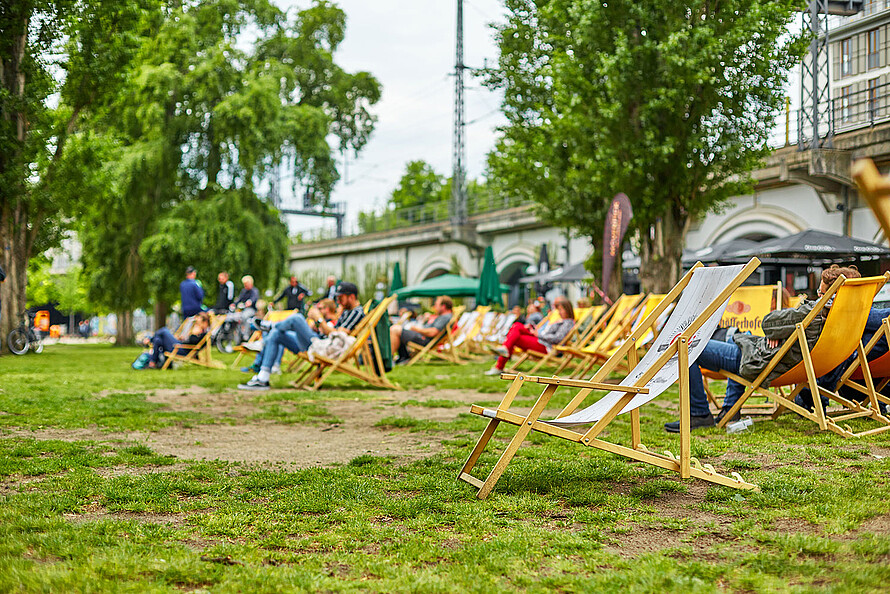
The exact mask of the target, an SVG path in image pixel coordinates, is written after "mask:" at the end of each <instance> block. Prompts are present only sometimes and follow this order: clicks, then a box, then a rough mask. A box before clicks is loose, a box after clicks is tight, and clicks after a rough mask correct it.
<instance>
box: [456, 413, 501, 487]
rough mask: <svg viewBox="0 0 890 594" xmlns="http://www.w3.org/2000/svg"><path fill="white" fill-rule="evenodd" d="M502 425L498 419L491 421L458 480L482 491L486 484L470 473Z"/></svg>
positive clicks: (465, 463) (461, 470)
mask: <svg viewBox="0 0 890 594" xmlns="http://www.w3.org/2000/svg"><path fill="white" fill-rule="evenodd" d="M500 424H501V422H500V421H499V420H498V419H491V420H490V421H489V422H488V425H487V426H486V427H485V431H483V432H482V436H481V437H479V441H477V442H476V447H474V448H473V451H472V452H470V456H469V457H468V458H467V461H466V462H464V465H463V467H462V468H461V469H460V472H459V473H458V478H460V479H461V480H464V481H466V482H468V483H470V484H471V485H473V486H474V487H476V488H477V489H481V488H482V486H483V485H484V483H483V482H482V481H480V480H479V479H477V478H475V477H474V476H472V475H471V474H470V473H471V472H472V471H473V468H474V467H475V466H476V462H478V461H479V456H481V455H482V452H483V451H484V450H485V446H487V445H488V442H489V441H490V440H491V437H492V436H493V435H494V432H495V430H496V429H497V428H498V425H500Z"/></svg>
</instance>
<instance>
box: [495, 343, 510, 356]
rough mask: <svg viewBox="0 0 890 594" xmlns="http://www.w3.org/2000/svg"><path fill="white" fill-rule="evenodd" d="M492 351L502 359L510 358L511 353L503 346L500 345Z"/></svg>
mask: <svg viewBox="0 0 890 594" xmlns="http://www.w3.org/2000/svg"><path fill="white" fill-rule="evenodd" d="M492 350H493V351H494V352H495V354H496V355H500V356H501V357H507V358H508V359H509V358H510V351H508V350H507V347H505V346H504V345H502V344H499V345H498V346H496V347H494V349H492Z"/></svg>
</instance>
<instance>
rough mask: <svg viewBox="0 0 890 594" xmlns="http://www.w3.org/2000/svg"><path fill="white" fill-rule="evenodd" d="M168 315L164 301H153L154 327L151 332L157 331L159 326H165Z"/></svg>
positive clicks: (167, 306)
mask: <svg viewBox="0 0 890 594" xmlns="http://www.w3.org/2000/svg"><path fill="white" fill-rule="evenodd" d="M168 313H170V306H169V305H168V304H167V302H166V301H163V300H161V299H159V300H157V301H155V312H154V316H155V327H154V328H153V330H157V329H158V328H160V327H161V326H166V325H167V314H168Z"/></svg>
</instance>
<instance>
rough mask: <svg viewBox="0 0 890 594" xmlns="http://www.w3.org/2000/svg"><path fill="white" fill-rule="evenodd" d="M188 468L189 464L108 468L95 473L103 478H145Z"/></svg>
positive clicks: (96, 470)
mask: <svg viewBox="0 0 890 594" xmlns="http://www.w3.org/2000/svg"><path fill="white" fill-rule="evenodd" d="M186 468H188V465H187V464H170V465H167V466H108V467H105V468H94V469H93V472H95V473H96V474H98V475H99V476H101V477H102V478H106V479H107V478H116V477H119V476H145V475H147V474H158V473H164V472H179V471H181V470H185V469H186Z"/></svg>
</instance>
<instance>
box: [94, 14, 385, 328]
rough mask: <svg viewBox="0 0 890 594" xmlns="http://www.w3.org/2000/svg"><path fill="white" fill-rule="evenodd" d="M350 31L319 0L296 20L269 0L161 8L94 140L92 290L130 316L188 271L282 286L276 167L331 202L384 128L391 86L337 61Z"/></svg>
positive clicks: (173, 293)
mask: <svg viewBox="0 0 890 594" xmlns="http://www.w3.org/2000/svg"><path fill="white" fill-rule="evenodd" d="M345 27H346V16H345V14H344V13H343V11H342V10H340V9H339V8H337V7H336V6H335V5H333V4H332V3H330V2H326V1H323V0H319V1H317V2H314V3H313V4H312V5H311V6H309V7H308V8H306V9H305V10H301V11H298V12H295V13H290V15H289V14H288V13H285V12H283V11H281V10H280V9H278V8H277V7H276V6H275V5H274V4H273V3H271V2H270V1H269V0H193V1H190V2H178V1H176V2H174V1H171V2H169V3H168V4H166V5H165V8H164V10H163V11H162V12H161V13H159V16H158V17H157V18H156V19H155V20H154V21H152V22H151V23H150V26H149V28H148V29H149V30H148V31H147V32H146V33H145V34H144V35H143V43H142V45H141V47H140V51H139V52H138V54H137V56H136V57H135V58H134V60H133V61H132V64H131V67H130V70H129V76H127V77H126V80H125V82H124V84H123V85H122V88H121V91H120V92H119V93H118V94H117V95H116V96H115V98H114V101H112V102H110V103H109V104H108V106H107V109H105V110H103V111H102V112H101V113H99V114H97V116H96V117H95V118H93V119H92V120H91V122H90V127H89V130H88V133H87V134H85V135H84V138H83V143H84V145H85V146H88V147H89V150H88V151H85V154H86V155H97V154H101V155H103V156H102V157H101V158H100V159H98V161H99V163H100V165H99V167H100V169H101V171H100V172H98V173H96V174H95V176H97V177H101V178H102V179H103V180H104V181H103V184H102V189H101V190H99V191H97V192H96V194H95V195H94V196H93V199H92V200H90V201H89V202H88V203H85V204H84V205H83V208H82V209H81V210H80V212H79V221H80V226H79V231H80V236H81V239H82V241H83V244H84V255H83V261H84V265H85V266H86V268H87V271H88V274H89V277H90V280H91V283H90V289H91V290H90V295H91V297H92V298H94V299H95V300H96V301H97V302H98V303H103V304H105V305H106V306H107V307H109V308H111V309H113V310H116V311H121V312H123V311H125V310H127V309H133V308H135V307H141V306H144V305H145V304H146V303H147V302H148V300H149V299H152V300H153V301H154V302H155V303H156V304H160V305H163V304H165V303H169V302H172V301H175V300H176V299H177V298H178V291H177V290H176V287H177V286H178V283H179V281H180V280H181V277H182V274H183V270H184V268H185V266H186V265H194V266H196V267H199V268H200V269H201V270H202V271H203V272H204V273H205V274H207V276H205V277H204V278H205V280H209V279H210V278H212V276H211V275H212V273H213V272H215V271H217V270H220V269H228V270H229V271H230V272H231V273H232V274H233V276H236V275H240V274H248V273H249V274H252V275H254V276H255V277H256V280H257V282H258V283H260V284H266V285H267V286H272V285H274V284H277V281H278V279H279V275H280V274H281V273H282V272H283V271H284V263H285V258H286V247H287V243H286V242H287V235H286V229H285V227H284V225H283V224H282V223H281V222H280V220H279V217H278V215H277V213H276V212H274V211H273V210H272V209H271V207H270V206H269V205H267V204H265V203H264V199H263V193H264V192H266V190H265V189H264V188H267V187H268V185H267V180H268V178H269V174H270V172H271V171H272V170H273V169H278V168H281V169H283V170H285V171H287V172H290V173H292V174H293V182H292V190H293V191H294V192H298V193H302V194H307V195H308V196H309V197H310V199H311V200H312V201H313V202H315V203H319V204H326V203H327V202H328V200H329V197H330V193H331V191H332V190H333V187H334V184H335V183H336V182H337V180H338V178H339V174H338V171H337V165H336V159H335V155H334V153H335V152H337V151H353V152H357V151H360V150H361V149H362V148H363V147H364V145H365V143H366V142H367V140H368V138H369V136H370V134H371V132H372V130H373V126H374V122H375V118H374V116H373V115H372V114H371V111H370V109H371V107H372V106H373V104H374V103H376V102H377V101H378V100H379V98H380V85H379V83H378V82H377V81H376V79H374V77H373V76H372V75H371V74H369V73H367V72H357V73H349V72H346V71H345V70H343V69H342V68H341V67H339V66H338V65H337V64H336V62H335V61H334V57H333V56H334V53H335V52H336V49H337V47H338V45H339V44H340V43H341V42H342V41H343V38H344V35H345ZM82 164H83V163H82ZM163 310H164V308H163V307H160V309H156V313H158V314H159V315H163Z"/></svg>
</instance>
